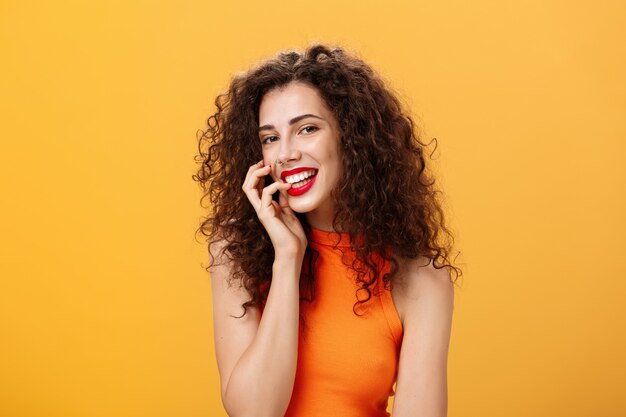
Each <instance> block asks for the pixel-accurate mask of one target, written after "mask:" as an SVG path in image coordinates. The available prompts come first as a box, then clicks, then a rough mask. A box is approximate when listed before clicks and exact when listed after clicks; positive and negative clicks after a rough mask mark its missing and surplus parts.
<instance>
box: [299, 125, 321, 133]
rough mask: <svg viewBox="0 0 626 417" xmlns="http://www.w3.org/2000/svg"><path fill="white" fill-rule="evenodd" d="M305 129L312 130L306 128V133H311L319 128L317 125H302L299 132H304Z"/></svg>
mask: <svg viewBox="0 0 626 417" xmlns="http://www.w3.org/2000/svg"><path fill="white" fill-rule="evenodd" d="M307 129H312V130H308V131H307V132H306V133H313V132H315V131H316V130H319V129H318V128H317V127H315V126H304V127H303V128H302V130H300V132H304V131H305V130H307Z"/></svg>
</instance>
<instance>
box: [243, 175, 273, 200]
mask: <svg viewBox="0 0 626 417" xmlns="http://www.w3.org/2000/svg"><path fill="white" fill-rule="evenodd" d="M269 171H270V165H266V166H264V167H262V168H257V169H255V170H253V171H251V172H249V173H248V175H247V177H246V180H245V181H244V183H243V186H242V187H241V188H242V189H243V191H244V192H245V193H246V195H247V196H248V199H249V200H250V201H251V202H252V203H253V205H254V206H255V207H258V206H259V204H261V203H260V202H261V199H260V196H259V193H260V192H261V190H262V189H263V186H264V184H263V183H261V178H263V177H265V176H266V175H267V174H269Z"/></svg>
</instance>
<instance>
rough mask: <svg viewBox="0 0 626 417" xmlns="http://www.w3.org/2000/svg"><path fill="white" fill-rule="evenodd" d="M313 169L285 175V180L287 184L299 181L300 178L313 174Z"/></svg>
mask: <svg viewBox="0 0 626 417" xmlns="http://www.w3.org/2000/svg"><path fill="white" fill-rule="evenodd" d="M315 172H316V171H315V170H311V171H307V172H300V173H298V174H295V175H290V176H288V177H285V181H286V182H288V183H289V184H294V183H296V182H300V181H302V180H304V179H305V178H309V177H311V176H313V175H314V174H315Z"/></svg>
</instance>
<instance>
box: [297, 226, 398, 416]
mask: <svg viewBox="0 0 626 417" xmlns="http://www.w3.org/2000/svg"><path fill="white" fill-rule="evenodd" d="M308 240H309V245H310V246H311V247H312V248H313V249H315V250H316V251H317V252H319V258H318V259H317V264H316V271H315V272H316V274H315V299H314V301H313V302H312V303H309V302H307V301H301V302H300V312H301V314H302V316H303V318H304V325H303V326H300V332H299V340H298V365H297V370H296V380H295V386H294V390H293V393H292V396H291V402H290V404H289V407H288V409H287V413H286V414H285V417H294V416H297V417H314V416H315V417H319V416H333V417H357V416H358V417H382V416H389V413H388V412H387V411H386V409H387V401H388V399H389V396H390V395H393V394H394V392H393V384H394V382H395V380H396V377H397V364H398V357H399V351H400V345H401V343H402V323H401V322H400V318H399V316H398V313H397V311H396V309H395V306H394V304H393V299H392V297H391V293H390V291H389V290H386V289H384V286H383V284H382V275H383V274H384V273H386V272H388V271H389V268H390V265H389V263H388V262H385V263H383V265H382V267H383V269H382V274H381V275H380V277H379V281H378V283H379V284H380V285H376V286H375V287H372V288H371V290H372V298H371V299H370V300H369V301H368V302H367V303H365V304H363V305H361V306H360V307H359V308H358V309H357V311H358V312H359V313H360V314H362V315H361V316H357V315H355V314H354V312H353V309H352V308H353V306H354V304H355V302H356V301H357V298H356V290H357V289H358V288H359V286H358V285H357V284H356V273H355V272H354V271H353V270H351V269H350V268H349V267H348V266H346V265H345V264H344V263H343V262H342V260H341V259H342V256H343V253H342V251H343V252H345V253H346V255H345V257H346V260H347V261H348V262H351V261H352V260H353V259H354V257H355V253H354V251H352V249H351V248H350V236H349V235H348V234H347V233H334V232H326V231H323V230H319V229H315V228H313V229H312V230H311V232H310V234H309V236H308ZM336 243H339V245H338V248H334V247H333V246H334V245H335V244H336ZM376 259H377V261H378V262H382V261H383V260H382V259H381V258H380V257H378V258H376ZM379 265H380V264H379ZM379 289H382V291H380V290H379Z"/></svg>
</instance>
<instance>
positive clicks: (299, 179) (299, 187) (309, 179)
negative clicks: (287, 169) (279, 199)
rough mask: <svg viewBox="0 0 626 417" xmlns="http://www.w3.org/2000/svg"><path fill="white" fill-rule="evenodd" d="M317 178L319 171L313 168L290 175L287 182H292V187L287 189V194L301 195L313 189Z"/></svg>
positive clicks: (286, 179)
mask: <svg viewBox="0 0 626 417" xmlns="http://www.w3.org/2000/svg"><path fill="white" fill-rule="evenodd" d="M316 178H317V171H315V170H311V171H306V172H301V173H299V174H295V175H290V176H288V177H286V178H285V182H288V183H290V184H291V188H290V189H288V190H287V194H289V195H291V196H294V197H295V196H299V195H302V194H304V193H306V192H307V191H309V190H310V189H311V187H313V183H315V179H316Z"/></svg>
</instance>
